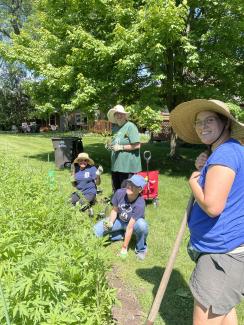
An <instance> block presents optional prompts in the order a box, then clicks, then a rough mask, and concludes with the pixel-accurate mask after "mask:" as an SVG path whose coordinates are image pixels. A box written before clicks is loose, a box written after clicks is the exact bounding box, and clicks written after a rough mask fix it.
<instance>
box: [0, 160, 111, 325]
mask: <svg viewBox="0 0 244 325" xmlns="http://www.w3.org/2000/svg"><path fill="white" fill-rule="evenodd" d="M47 174H48V169H45V170H38V169H33V168H32V167H31V166H28V165H27V164H26V161H25V160H22V161H18V162H15V159H14V158H13V157H10V156H8V157H5V158H0V182H1V184H2V191H1V192H0V202H1V205H0V228H1V237H0V251H1V259H0V275H1V281H2V284H3V288H4V295H5V298H6V301H7V308H8V313H9V315H10V320H11V323H13V324H21V325H23V324H33V325H39V324H52V325H53V324H57V325H60V324H94V325H95V324H97V325H100V324H108V323H110V306H111V303H112V302H113V301H114V295H113V292H112V291H111V289H109V287H108V284H107V281H106V278H105V274H106V272H107V269H108V264H107V262H106V256H104V255H103V254H104V252H103V253H102V252H100V251H99V250H97V239H96V238H95V236H94V235H93V232H92V225H91V223H90V220H89V219H88V217H87V219H86V216H85V215H83V216H82V218H83V219H81V215H80V212H79V211H77V210H76V209H72V208H71V207H70V205H69V204H68V203H67V197H66V196H63V195H62V194H61V193H60V192H59V191H58V188H57V185H58V184H57V182H56V183H55V184H54V186H53V187H52V188H51V189H50V187H49V184H48V179H47ZM101 243H102V242H101ZM0 323H4V313H3V305H2V302H0Z"/></svg>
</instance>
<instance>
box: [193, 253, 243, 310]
mask: <svg viewBox="0 0 244 325" xmlns="http://www.w3.org/2000/svg"><path fill="white" fill-rule="evenodd" d="M237 255H238V254H237ZM190 289H191V292H192V294H193V296H194V298H195V299H196V301H198V302H199V303H200V304H201V305H203V306H204V307H205V308H206V309H209V308H210V307H211V309H212V313H214V314H216V315H224V314H227V313H228V312H229V311H230V310H231V309H232V308H233V307H234V306H235V305H237V304H238V303H239V302H240V301H241V299H242V298H243V297H244V261H243V259H241V260H238V259H236V258H235V257H233V255H227V254H204V255H201V256H200V258H199V260H198V262H197V264H196V267H195V269H194V270H193V273H192V275H191V279H190Z"/></svg>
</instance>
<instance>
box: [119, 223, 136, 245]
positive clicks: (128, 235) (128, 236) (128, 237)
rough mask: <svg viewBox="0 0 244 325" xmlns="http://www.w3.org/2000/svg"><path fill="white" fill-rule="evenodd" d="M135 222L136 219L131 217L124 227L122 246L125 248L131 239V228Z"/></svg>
mask: <svg viewBox="0 0 244 325" xmlns="http://www.w3.org/2000/svg"><path fill="white" fill-rule="evenodd" d="M135 223H136V220H135V219H133V218H131V219H130V221H129V223H128V225H127V227H126V231H125V238H124V242H123V245H122V248H124V249H127V248H128V245H129V243H130V240H131V236H132V234H133V228H134V224H135Z"/></svg>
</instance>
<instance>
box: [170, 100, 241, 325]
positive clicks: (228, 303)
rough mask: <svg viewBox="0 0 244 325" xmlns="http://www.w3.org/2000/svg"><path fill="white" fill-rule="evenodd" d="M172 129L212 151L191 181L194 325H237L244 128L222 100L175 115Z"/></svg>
mask: <svg viewBox="0 0 244 325" xmlns="http://www.w3.org/2000/svg"><path fill="white" fill-rule="evenodd" d="M170 121H171V125H172V128H173V130H174V131H175V132H176V133H177V134H178V136H179V137H180V138H181V139H182V140H184V141H186V142H189V143H204V144H206V145H208V146H209V148H211V153H210V155H209V157H208V156H207V155H206V153H202V154H201V155H200V156H199V157H198V158H197V160H196V167H197V169H198V170H197V171H194V172H193V173H192V175H191V177H190V179H189V185H190V188H191V190H192V193H193V195H194V197H195V202H194V204H193V207H192V210H191V213H190V216H189V219H188V226H189V230H190V234H191V236H190V241H189V244H188V253H189V255H190V256H191V258H192V259H194V261H195V262H196V266H195V269H194V271H193V273H192V276H191V279H190V289H191V291H192V294H193V296H194V301H195V304H194V313H193V324H194V325H210V324H211V325H237V323H238V321H237V316H236V311H235V305H237V304H238V303H239V302H240V301H241V299H242V297H243V295H244V280H243V279H244V278H243V274H244V147H243V146H242V145H241V144H240V142H239V141H238V140H239V139H242V138H243V137H244V124H242V123H240V122H238V121H237V120H236V119H235V118H234V117H233V116H232V115H231V114H230V111H229V108H228V106H227V105H226V104H225V103H223V102H221V101H218V100H206V99H195V100H192V101H189V102H185V103H182V104H180V105H178V106H177V107H176V108H175V109H174V110H173V111H172V112H171V114H170Z"/></svg>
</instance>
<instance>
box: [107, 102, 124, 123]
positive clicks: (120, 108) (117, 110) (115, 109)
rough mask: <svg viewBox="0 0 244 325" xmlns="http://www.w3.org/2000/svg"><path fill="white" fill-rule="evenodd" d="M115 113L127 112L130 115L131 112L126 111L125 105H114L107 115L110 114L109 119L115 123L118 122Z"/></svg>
mask: <svg viewBox="0 0 244 325" xmlns="http://www.w3.org/2000/svg"><path fill="white" fill-rule="evenodd" d="M115 113H121V114H125V115H126V117H128V116H129V115H130V113H129V112H126V111H125V108H124V106H122V105H116V106H114V107H113V108H111V109H110V110H109V111H108V114H107V116H108V120H109V121H110V122H111V123H114V124H116V123H117V121H116V119H115V117H114V114H115Z"/></svg>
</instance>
